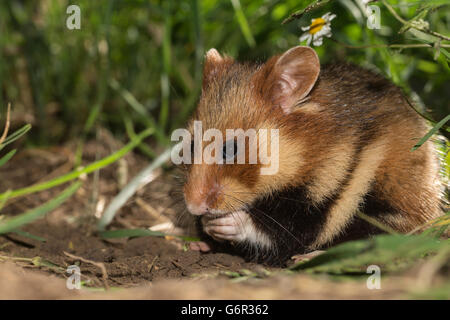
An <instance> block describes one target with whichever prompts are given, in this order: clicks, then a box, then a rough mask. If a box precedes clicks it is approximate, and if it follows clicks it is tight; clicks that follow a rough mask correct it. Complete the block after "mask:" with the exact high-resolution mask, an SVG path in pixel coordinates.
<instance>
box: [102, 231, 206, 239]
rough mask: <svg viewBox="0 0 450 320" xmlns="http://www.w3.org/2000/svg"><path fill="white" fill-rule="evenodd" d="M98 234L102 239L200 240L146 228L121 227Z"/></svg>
mask: <svg viewBox="0 0 450 320" xmlns="http://www.w3.org/2000/svg"><path fill="white" fill-rule="evenodd" d="M100 236H101V237H102V238H104V239H114V238H135V237H149V236H150V237H165V236H171V237H176V238H179V239H182V240H184V241H200V239H199V238H196V237H188V236H174V235H171V234H165V233H164V232H160V231H152V230H148V229H121V230H112V231H103V232H100Z"/></svg>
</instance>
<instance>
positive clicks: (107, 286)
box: [63, 251, 109, 290]
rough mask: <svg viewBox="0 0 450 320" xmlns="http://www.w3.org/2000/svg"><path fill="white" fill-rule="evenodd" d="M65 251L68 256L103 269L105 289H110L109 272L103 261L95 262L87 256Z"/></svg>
mask: <svg viewBox="0 0 450 320" xmlns="http://www.w3.org/2000/svg"><path fill="white" fill-rule="evenodd" d="M63 252H64V254H65V255H66V256H68V257H69V258H72V259H76V260H80V261H83V262H85V263H90V264H92V265H94V266H96V267H98V268H99V269H100V270H101V271H102V280H103V284H104V286H105V289H106V290H108V289H109V285H108V273H107V272H106V268H105V265H104V264H103V263H102V262H95V261H92V260H88V259H85V258H83V257H79V256H76V255H73V254H70V253H68V252H65V251H63Z"/></svg>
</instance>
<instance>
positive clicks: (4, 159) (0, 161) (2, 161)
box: [0, 149, 17, 167]
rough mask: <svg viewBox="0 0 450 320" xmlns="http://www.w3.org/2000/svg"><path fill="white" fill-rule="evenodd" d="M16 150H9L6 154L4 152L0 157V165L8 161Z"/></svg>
mask: <svg viewBox="0 0 450 320" xmlns="http://www.w3.org/2000/svg"><path fill="white" fill-rule="evenodd" d="M16 151H17V150H16V149H14V150H11V151H10V152H8V153H7V154H5V155H4V156H3V157H1V158H0V167H1V166H3V165H4V164H5V163H7V162H8V161H9V159H11V158H12V157H13V156H14V154H15V153H16Z"/></svg>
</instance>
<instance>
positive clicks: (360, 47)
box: [330, 38, 450, 49]
mask: <svg viewBox="0 0 450 320" xmlns="http://www.w3.org/2000/svg"><path fill="white" fill-rule="evenodd" d="M330 40H332V41H334V42H336V43H338V44H340V45H342V46H344V47H346V48H350V49H367V48H401V49H409V48H433V47H434V46H433V45H431V44H428V43H413V44H368V45H362V46H353V45H351V44H346V43H343V42H340V41H338V40H336V39H333V38H330ZM440 47H442V48H450V44H441V45H440Z"/></svg>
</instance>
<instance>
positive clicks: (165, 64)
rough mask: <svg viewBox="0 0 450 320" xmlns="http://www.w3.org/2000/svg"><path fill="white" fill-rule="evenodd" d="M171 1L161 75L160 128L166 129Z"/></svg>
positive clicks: (166, 9)
mask: <svg viewBox="0 0 450 320" xmlns="http://www.w3.org/2000/svg"><path fill="white" fill-rule="evenodd" d="M171 4H172V3H171V1H170V0H167V1H165V5H164V38H163V43H162V58H163V71H162V74H161V111H160V113H159V126H160V127H161V128H162V130H165V129H166V125H167V120H168V117H169V100H170V79H169V74H170V69H171V43H170V42H171V40H170V39H171V34H172V19H171V17H170V11H171Z"/></svg>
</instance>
